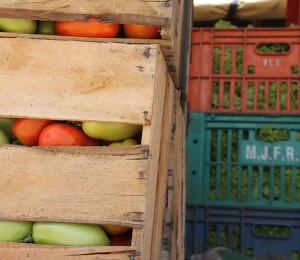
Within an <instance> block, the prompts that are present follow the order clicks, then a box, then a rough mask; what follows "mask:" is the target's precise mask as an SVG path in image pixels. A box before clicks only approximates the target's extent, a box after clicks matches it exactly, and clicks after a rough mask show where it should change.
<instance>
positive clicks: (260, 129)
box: [186, 112, 300, 208]
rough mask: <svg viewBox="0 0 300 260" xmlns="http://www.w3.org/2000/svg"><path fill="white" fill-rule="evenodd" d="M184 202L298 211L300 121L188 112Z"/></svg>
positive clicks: (270, 116)
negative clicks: (186, 177)
mask: <svg viewBox="0 0 300 260" xmlns="http://www.w3.org/2000/svg"><path fill="white" fill-rule="evenodd" d="M186 144H187V167H188V181H187V183H188V185H187V202H188V203H205V204H208V205H228V206H229V205H232V206H234V205H235V206H259V207H273V208H274V207H281V208H300V163H299V162H300V117H298V116H296V115H289V116H284V115H257V114H256V115H255V114H240V115H238V116H237V115H236V114H222V113H217V114H212V113H196V112H194V113H191V121H190V126H189V130H188V135H187V140H186Z"/></svg>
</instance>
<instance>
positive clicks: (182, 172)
mask: <svg viewBox="0 0 300 260" xmlns="http://www.w3.org/2000/svg"><path fill="white" fill-rule="evenodd" d="M179 97H180V96H179ZM176 107H177V108H176V131H175V136H174V158H175V161H174V208H173V210H174V211H173V216H174V218H173V233H172V258H171V259H174V260H175V259H176V260H181V259H184V236H185V203H186V201H185V199H186V176H187V172H186V146H185V136H186V120H187V118H186V113H185V112H184V110H183V109H182V106H181V102H180V99H178V101H177V106H176Z"/></svg>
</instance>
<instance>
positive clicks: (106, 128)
mask: <svg viewBox="0 0 300 260" xmlns="http://www.w3.org/2000/svg"><path fill="white" fill-rule="evenodd" d="M82 129H83V131H84V132H85V133H86V135H88V136H90V137H92V138H96V139H103V140H108V141H119V140H123V139H127V138H130V137H133V136H135V135H136V134H138V133H139V132H141V131H142V129H143V126H141V125H133V124H125V123H112V122H93V121H84V122H82Z"/></svg>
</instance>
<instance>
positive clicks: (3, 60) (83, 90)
mask: <svg viewBox="0 0 300 260" xmlns="http://www.w3.org/2000/svg"><path fill="white" fill-rule="evenodd" d="M0 46H1V48H0V82H1V86H0V95H1V96H3V97H5V99H1V101H0V111H1V112H0V116H8V117H36V118H54V119H68V120H74V121H83V120H93V121H111V122H127V123H134V124H148V121H147V120H145V118H144V112H145V111H147V119H148V120H149V121H151V117H152V109H153V108H152V105H153V91H154V84H155V82H154V78H155V73H156V69H157V68H156V63H157V57H158V53H159V52H160V51H159V49H158V45H133V44H117V43H100V42H82V41H72V40H70V41H65V40H45V39H29V38H0Z"/></svg>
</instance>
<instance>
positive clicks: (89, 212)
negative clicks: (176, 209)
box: [0, 145, 148, 227]
mask: <svg viewBox="0 0 300 260" xmlns="http://www.w3.org/2000/svg"><path fill="white" fill-rule="evenodd" d="M106 148H107V149H106V150H107V151H108V153H107V154H101V153H102V152H100V153H98V154H97V152H95V150H97V148H92V147H91V148H90V147H77V148H75V147H74V150H71V149H70V148H69V149H63V148H62V147H61V148H59V149H56V148H55V147H48V148H46V149H43V148H39V147H31V148H30V147H23V146H12V145H11V146H9V145H6V146H1V147H0V157H1V162H0V175H1V182H0V208H1V211H0V219H7V220H30V221H52V222H71V223H96V224H97V223H99V224H104V223H108V224H114V225H129V226H139V227H141V226H143V225H144V221H145V218H144V214H145V203H146V198H145V192H146V183H147V179H148V160H146V159H145V150H144V148H143V147H139V146H138V147H137V148H135V154H131V152H130V154H129V155H127V153H126V151H127V148H126V147H125V148H123V149H121V148H120V147H119V149H117V150H116V149H111V148H110V147H106ZM102 150H103V149H102ZM109 150H111V152H109ZM131 150H132V148H131ZM81 151H82V152H81Z"/></svg>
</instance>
